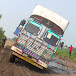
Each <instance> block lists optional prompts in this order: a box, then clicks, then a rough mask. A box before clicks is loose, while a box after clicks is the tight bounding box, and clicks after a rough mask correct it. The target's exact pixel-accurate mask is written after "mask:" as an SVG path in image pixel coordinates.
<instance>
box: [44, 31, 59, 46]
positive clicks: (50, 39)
mask: <svg viewBox="0 0 76 76" xmlns="http://www.w3.org/2000/svg"><path fill="white" fill-rule="evenodd" d="M43 39H44V41H45V42H47V43H48V44H51V45H52V46H56V43H57V41H58V39H60V37H59V36H58V35H56V34H55V33H53V32H52V31H50V30H48V31H47V32H46V35H45V36H44V38H43Z"/></svg>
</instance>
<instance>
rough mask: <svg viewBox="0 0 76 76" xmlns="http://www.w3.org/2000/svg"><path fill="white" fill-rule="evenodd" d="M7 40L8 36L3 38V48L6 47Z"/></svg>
mask: <svg viewBox="0 0 76 76" xmlns="http://www.w3.org/2000/svg"><path fill="white" fill-rule="evenodd" d="M6 40H7V37H5V38H3V39H2V48H3V49H4V47H5V43H6Z"/></svg>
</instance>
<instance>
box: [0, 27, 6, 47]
mask: <svg viewBox="0 0 76 76" xmlns="http://www.w3.org/2000/svg"><path fill="white" fill-rule="evenodd" d="M4 32H5V31H4V30H3V28H1V27H0V48H1V46H2V39H3V38H4V37H5V35H4Z"/></svg>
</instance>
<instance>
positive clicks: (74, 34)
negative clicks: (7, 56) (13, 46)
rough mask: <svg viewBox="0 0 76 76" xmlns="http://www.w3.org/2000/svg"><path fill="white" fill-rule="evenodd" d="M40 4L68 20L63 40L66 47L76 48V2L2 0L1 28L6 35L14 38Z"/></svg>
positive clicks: (69, 0)
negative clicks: (15, 33) (24, 21)
mask: <svg viewBox="0 0 76 76" xmlns="http://www.w3.org/2000/svg"><path fill="white" fill-rule="evenodd" d="M36 4H39V5H41V6H43V7H46V8H48V9H50V10H51V11H53V12H55V13H57V14H59V15H60V16H62V17H63V18H65V19H67V20H68V21H69V22H70V24H69V25H68V27H67V29H66V31H65V33H64V36H63V38H62V40H63V41H64V42H65V45H68V46H70V45H71V44H72V45H73V46H75V47H76V9H75V8H76V0H0V14H2V19H1V20H0V27H3V29H4V30H5V35H6V36H7V37H9V38H12V37H14V34H13V32H14V31H15V29H16V27H17V26H18V24H19V23H20V21H21V20H22V19H28V17H29V16H30V14H31V12H32V10H33V9H34V7H35V5H36Z"/></svg>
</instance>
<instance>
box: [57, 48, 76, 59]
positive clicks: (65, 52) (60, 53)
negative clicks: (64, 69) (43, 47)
mask: <svg viewBox="0 0 76 76" xmlns="http://www.w3.org/2000/svg"><path fill="white" fill-rule="evenodd" d="M56 55H57V56H59V57H61V58H65V59H68V58H69V49H58V50H57V52H56ZM70 60H76V49H75V50H73V51H72V54H71V58H70Z"/></svg>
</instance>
